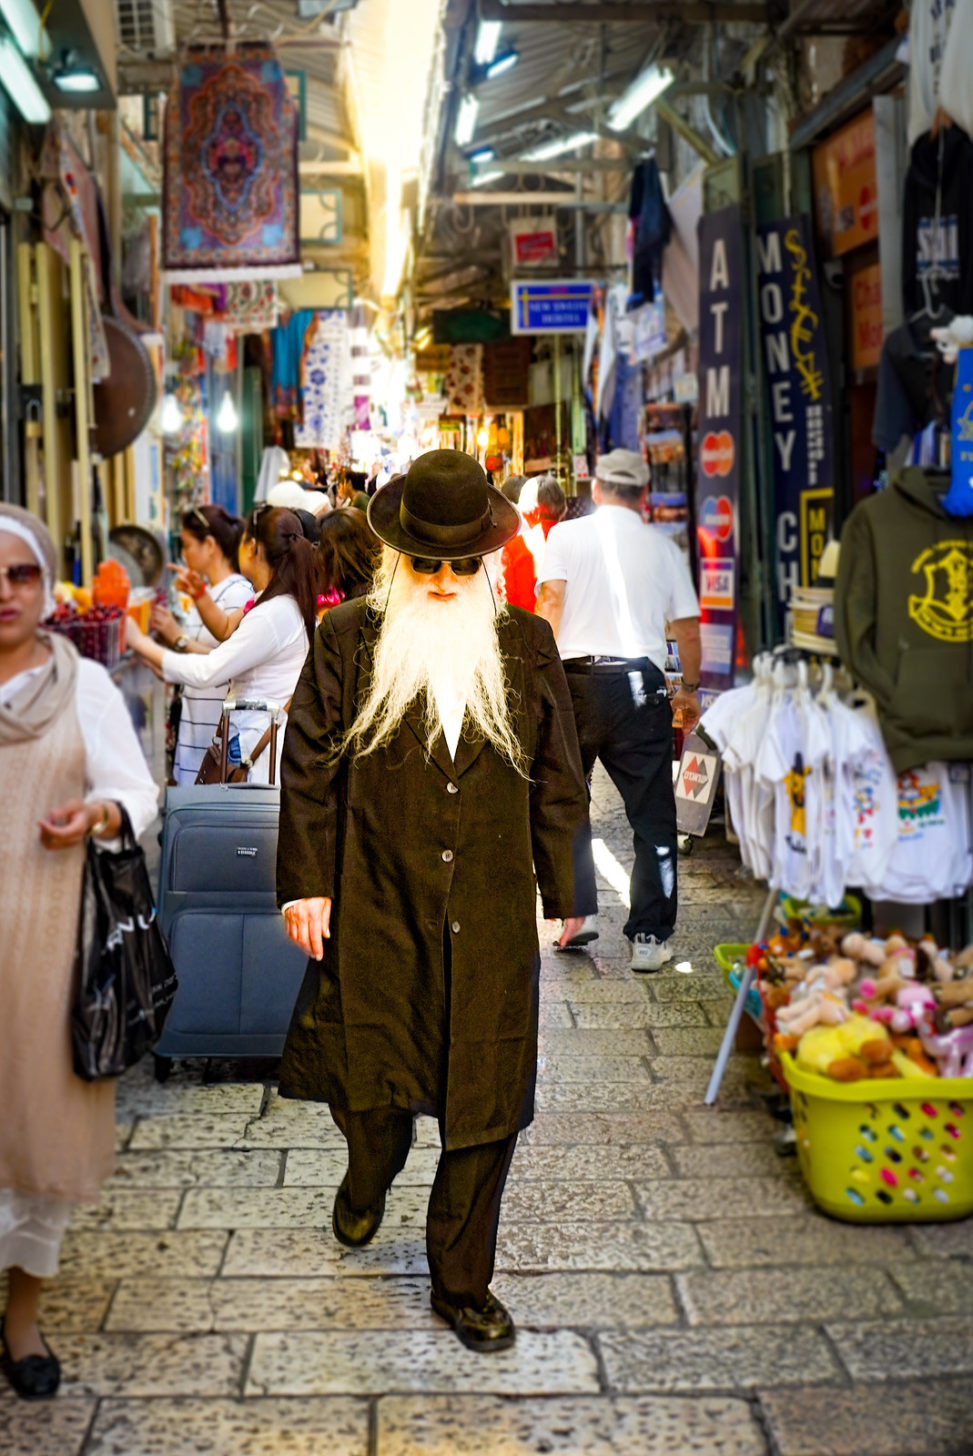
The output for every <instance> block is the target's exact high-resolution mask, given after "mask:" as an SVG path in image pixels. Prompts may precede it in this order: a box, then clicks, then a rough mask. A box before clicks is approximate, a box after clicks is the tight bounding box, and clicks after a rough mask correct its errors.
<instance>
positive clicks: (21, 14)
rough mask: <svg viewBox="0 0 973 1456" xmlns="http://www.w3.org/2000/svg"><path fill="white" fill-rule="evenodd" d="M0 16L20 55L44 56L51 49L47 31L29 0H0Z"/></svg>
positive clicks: (32, 57)
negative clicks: (5, 23)
mask: <svg viewBox="0 0 973 1456" xmlns="http://www.w3.org/2000/svg"><path fill="white" fill-rule="evenodd" d="M0 15H2V16H3V18H4V20H5V21H6V22H7V28H8V29H9V31H10V34H11V35H12V36H13V38H14V40H15V41H16V42H17V45H18V47H19V48H20V51H21V54H22V55H25V56H30V58H31V59H32V60H33V59H35V58H36V57H37V56H46V55H47V54H48V53H49V51H50V48H51V43H50V41H49V40H48V38H47V31H46V30H45V29H44V27H43V25H42V24H41V18H40V16H39V15H38V13H37V11H36V10H35V9H34V6H33V5H32V4H31V0H0Z"/></svg>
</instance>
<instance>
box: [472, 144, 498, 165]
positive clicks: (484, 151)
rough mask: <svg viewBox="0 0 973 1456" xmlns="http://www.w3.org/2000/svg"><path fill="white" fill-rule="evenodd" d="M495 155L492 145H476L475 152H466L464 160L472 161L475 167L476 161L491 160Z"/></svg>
mask: <svg viewBox="0 0 973 1456" xmlns="http://www.w3.org/2000/svg"><path fill="white" fill-rule="evenodd" d="M496 155H497V154H496V152H495V151H494V150H493V147H477V149H476V151H475V152H469V153H468V154H467V158H466V160H467V161H468V162H472V163H473V165H474V167H475V166H476V164H477V162H492V161H493V159H494V157H495V156H496Z"/></svg>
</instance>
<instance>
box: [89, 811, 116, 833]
mask: <svg viewBox="0 0 973 1456" xmlns="http://www.w3.org/2000/svg"><path fill="white" fill-rule="evenodd" d="M110 818H111V809H110V807H109V806H108V804H102V806H101V813H100V814H99V815H98V818H97V819H96V820H95V822H94V824H92V825H91V826H90V828H89V829H88V833H89V835H90V836H91V838H92V839H94V838H95V837H96V836H97V835H99V834H104V832H105V830H106V829H107V828H108V821H109V820H110Z"/></svg>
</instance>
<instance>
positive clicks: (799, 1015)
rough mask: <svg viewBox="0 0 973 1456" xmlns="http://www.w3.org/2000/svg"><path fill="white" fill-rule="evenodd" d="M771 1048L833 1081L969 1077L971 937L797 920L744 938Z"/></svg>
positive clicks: (972, 1056)
mask: <svg viewBox="0 0 973 1456" xmlns="http://www.w3.org/2000/svg"><path fill="white" fill-rule="evenodd" d="M747 964H748V965H753V966H755V967H756V970H757V976H758V984H759V987H760V995H761V999H762V1001H763V1006H764V1010H765V1018H766V1021H767V1027H768V1031H769V1033H770V1038H771V1050H772V1053H773V1054H775V1055H777V1056H779V1055H780V1053H782V1052H785V1051H787V1052H791V1053H793V1055H794V1058H795V1060H796V1062H797V1065H798V1066H799V1067H801V1068H803V1069H804V1070H805V1071H809V1072H817V1073H819V1074H821V1075H824V1076H826V1077H831V1078H833V1079H834V1080H835V1081H838V1082H857V1081H860V1080H862V1079H865V1078H876V1077H877V1078H894V1077H973V945H968V946H967V947H966V949H965V950H964V951H961V952H960V953H959V954H958V955H950V953H949V952H947V951H944V950H941V949H940V947H939V946H937V945H936V944H935V943H934V942H933V941H932V940H929V939H923V940H920V941H919V942H918V943H917V944H910V943H909V942H908V941H907V940H906V939H905V938H904V937H903V936H901V935H891V936H889V937H888V938H887V939H885V940H882V939H869V938H868V937H867V936H865V935H862V934H861V933H860V932H859V931H853V932H851V933H845V932H844V931H843V930H842V929H841V928H839V927H837V926H823V927H818V928H816V929H813V930H812V931H811V933H810V934H808V932H807V931H806V929H805V928H804V926H803V925H802V922H801V921H800V920H791V921H789V922H788V926H787V930H786V932H782V933H781V934H780V935H776V936H773V937H772V938H771V939H770V940H768V941H766V942H764V943H762V944H761V945H755V946H751V947H750V950H749V951H748V953H747Z"/></svg>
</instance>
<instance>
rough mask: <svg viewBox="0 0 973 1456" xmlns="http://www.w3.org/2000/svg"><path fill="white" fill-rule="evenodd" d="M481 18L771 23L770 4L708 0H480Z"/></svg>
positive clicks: (591, 22)
mask: <svg viewBox="0 0 973 1456" xmlns="http://www.w3.org/2000/svg"><path fill="white" fill-rule="evenodd" d="M479 13H480V19H481V20H499V21H509V22H511V23H513V24H514V25H517V24H519V23H521V22H522V21H530V22H543V21H548V22H550V21H554V22H556V23H557V24H558V25H582V24H583V25H602V24H606V25H607V24H625V23H626V22H631V23H633V24H639V25H646V24H652V23H653V22H655V23H657V24H662V23H663V22H664V21H669V20H676V21H681V22H682V24H683V25H710V24H712V23H713V22H720V23H722V24H727V23H728V22H732V21H736V20H747V21H754V22H755V23H756V24H758V25H760V24H763V23H764V22H769V21H770V19H771V9H770V6H769V4H762V3H759V0H758V3H756V4H754V3H750V0H741V4H739V5H733V4H727V3H720V4H717V3H715V0H714V3H708V0H650V3H647V4H644V5H639V4H634V3H629V4H603V3H601V0H596V3H589V0H574V3H571V4H567V3H563V0H562V3H560V4H554V5H530V4H527V5H519V4H507V3H506V0H479Z"/></svg>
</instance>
